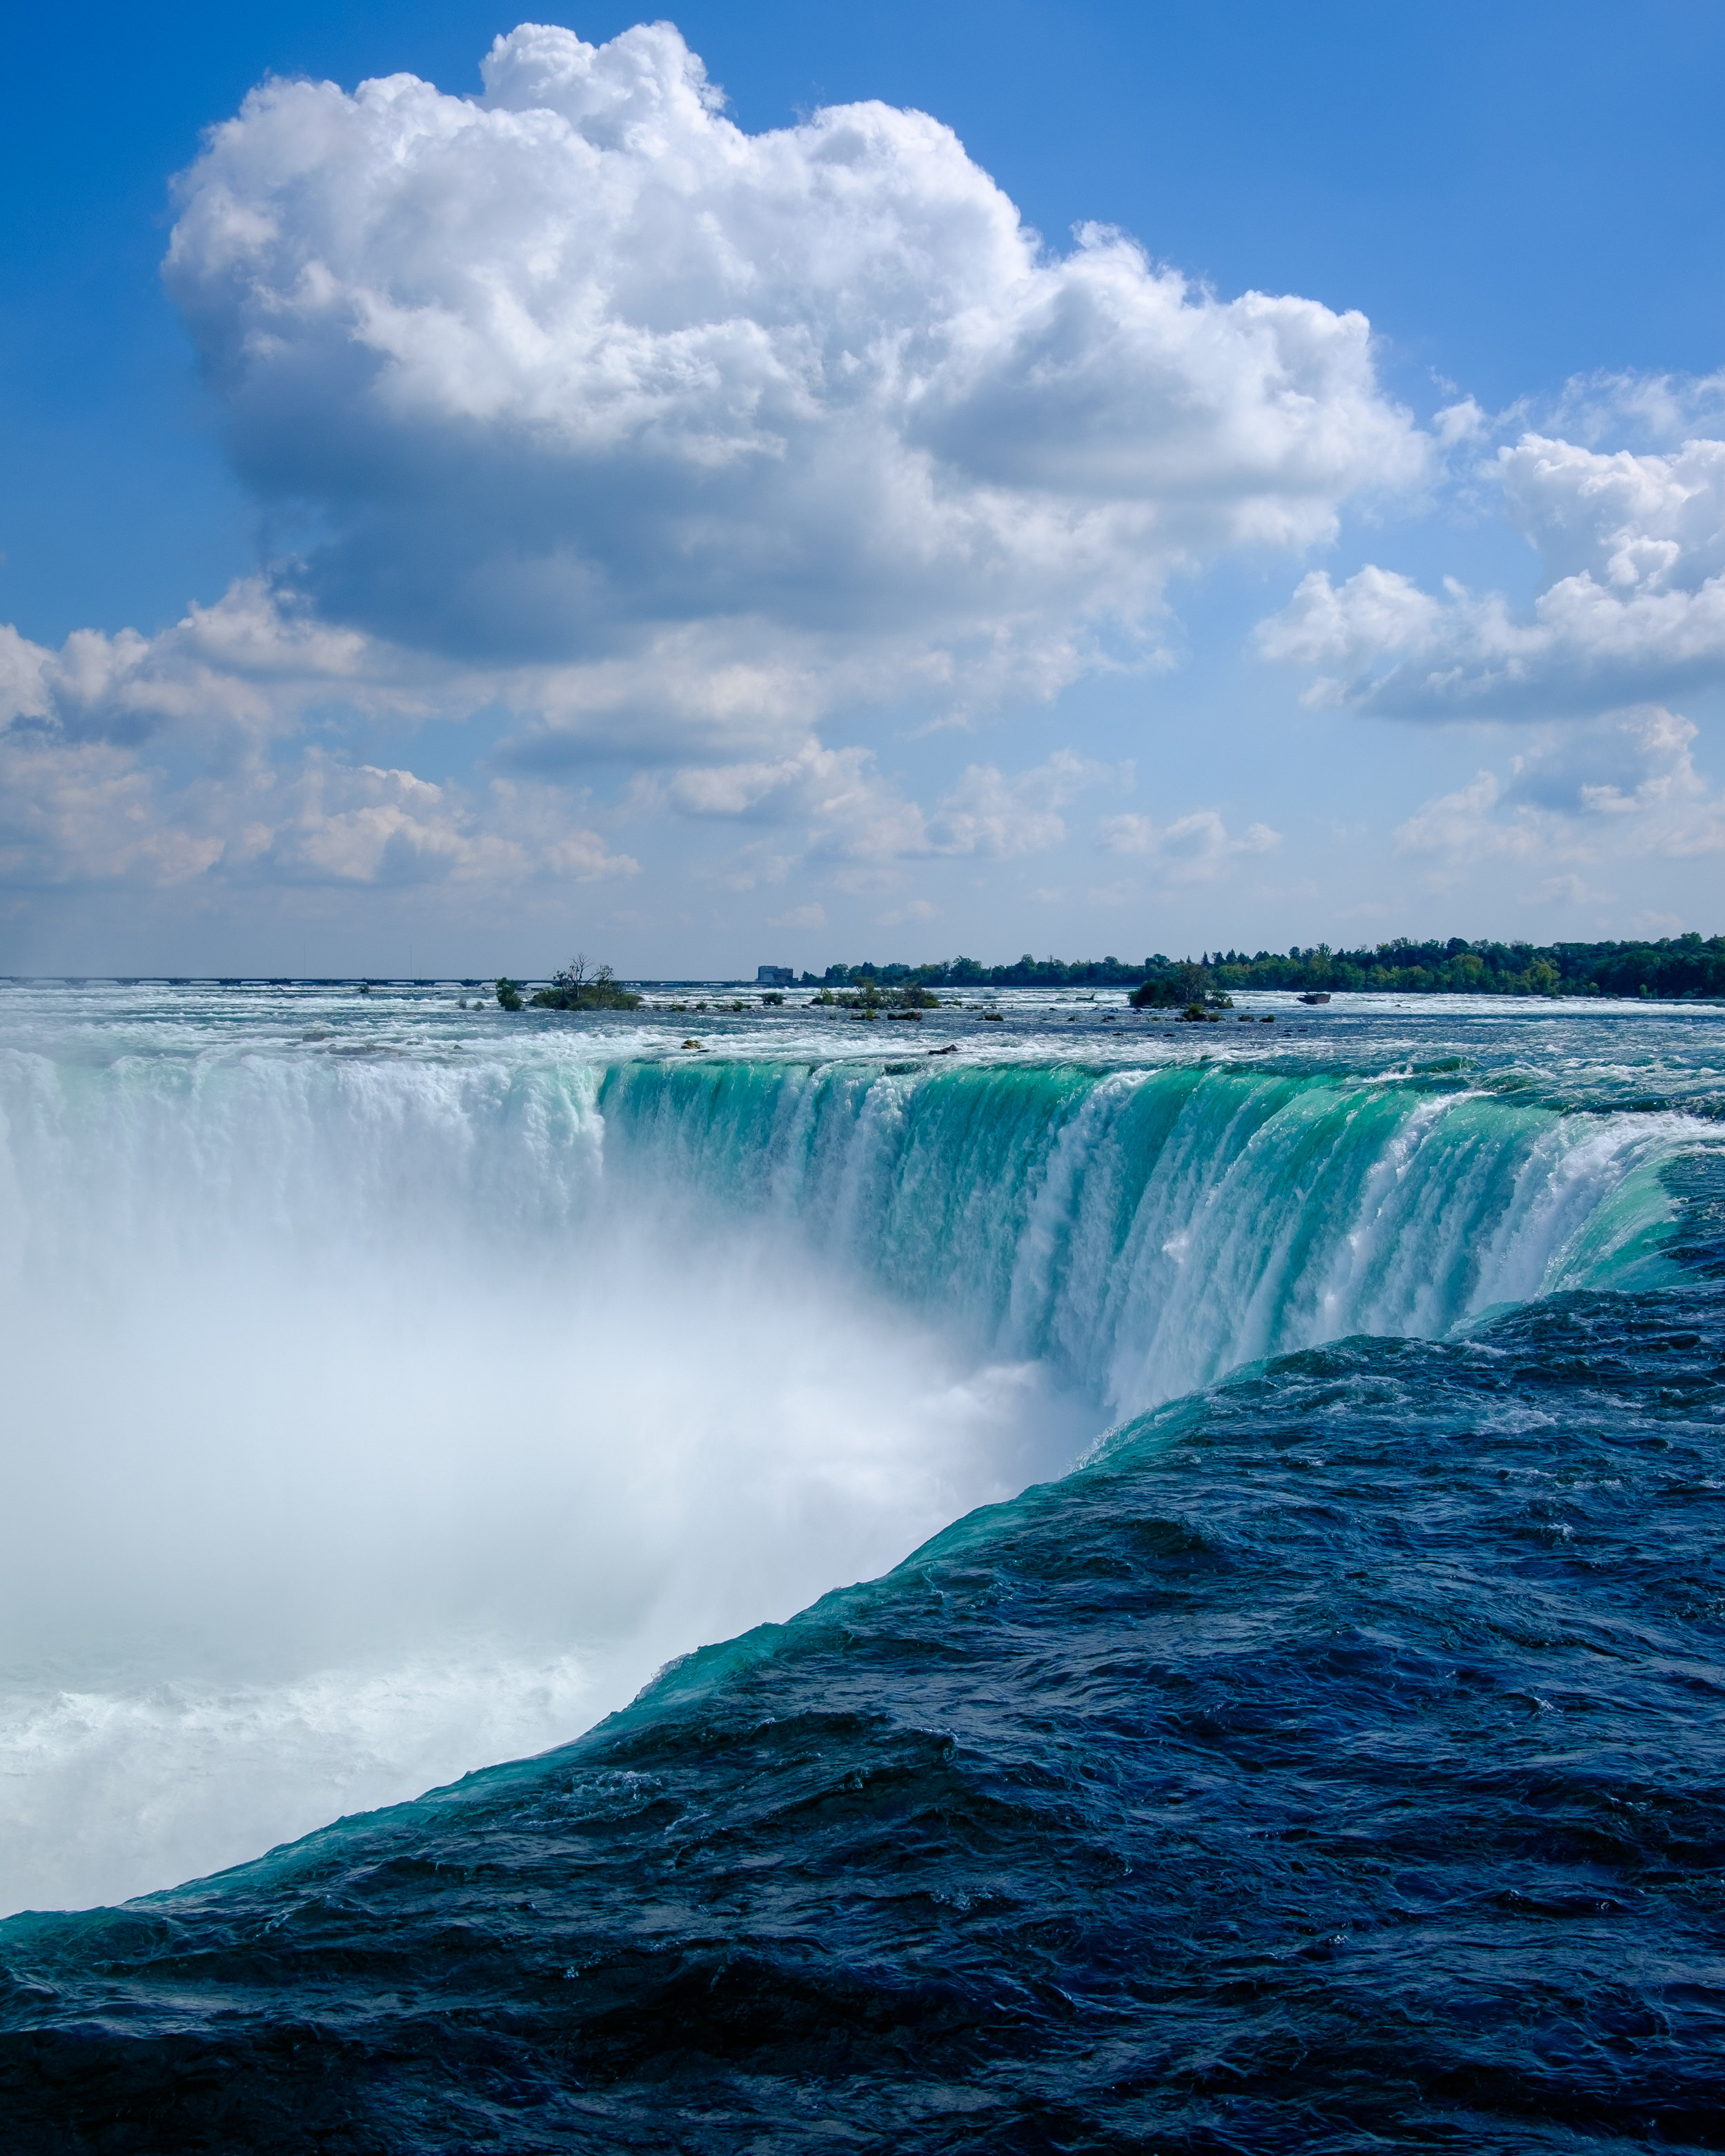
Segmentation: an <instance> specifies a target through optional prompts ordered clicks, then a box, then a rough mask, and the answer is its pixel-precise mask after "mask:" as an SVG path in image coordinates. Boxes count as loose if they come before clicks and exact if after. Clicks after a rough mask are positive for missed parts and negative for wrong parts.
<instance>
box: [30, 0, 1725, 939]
mask: <svg viewBox="0 0 1725 2156" xmlns="http://www.w3.org/2000/svg"><path fill="white" fill-rule="evenodd" d="M638 20H639V18H636V17H634V16H632V15H631V14H630V13H628V12H627V11H622V12H619V11H617V10H615V9H612V10H608V11H595V12H591V13H587V12H583V13H580V14H578V15H576V16H573V17H569V18H565V22H564V24H563V25H562V27H561V28H556V29H555V31H554V33H522V32H519V31H517V30H516V20H515V18H514V17H513V16H512V15H511V14H508V13H503V14H498V13H487V12H485V11H483V10H480V9H478V8H470V7H448V6H444V7H439V6H431V7H424V6H421V7H416V8H413V9H412V10H409V9H408V8H403V7H393V6H374V7H370V8H344V9H342V10H341V11H336V10H335V9H333V8H329V9H324V8H313V7H298V8H268V7H264V8H257V9H254V10H252V11H249V13H247V14H246V15H245V16H244V18H241V17H240V16H239V14H238V13H237V12H230V11H225V10H224V11H219V12H218V11H217V10H215V9H213V8H182V9H179V10H177V11H176V12H175V13H174V14H173V17H172V20H171V22H169V23H167V25H166V26H164V25H163V24H162V22H161V20H160V18H157V19H156V20H154V21H146V20H145V19H144V18H139V17H138V16H137V15H136V13H135V12H131V11H128V12H126V13H121V11H118V10H113V11H103V10H100V9H98V10H96V11H95V12H94V13H90V14H87V15H86V16H85V17H83V18H80V28H79V33H78V36H77V38H76V40H75V44H74V41H71V40H69V39H68V38H67V37H66V35H65V33H64V30H63V29H59V28H54V27H53V26H50V25H49V24H47V23H27V24H25V25H23V28H22V30H21V32H20V33H19V34H18V38H17V42H16V44H15V47H14V51H13V60H14V64H13V69H12V70H11V71H10V86H9V89H8V125H7V126H6V128H5V129H4V130H0V157H3V158H4V159H5V160H6V162H7V164H8V167H9V169H8V171H7V172H6V176H5V177H6V179H7V182H8V184H7V186H6V188H5V190H4V203H5V205H6V207H5V209H4V212H3V214H4V217H5V221H6V259H7V261H8V278H7V280H6V283H5V287H4V290H3V294H0V429H3V445H4V454H3V458H0V553H3V556H4V560H3V562H0V622H8V623H10V624H12V625H13V628H12V633H11V634H10V635H9V636H7V637H5V638H3V639H0V701H3V708H0V725H3V726H4V728H5V731H3V732H0V788H3V793H0V969H5V970H13V969H17V970H19V971H46V970H61V969H64V970H70V971H105V970H109V969H114V970H146V969H147V970H156V969H158V968H172V969H177V970H190V969H196V970H205V969H208V970H220V971H233V970H239V969H242V968H243V969H245V970H254V969H255V970H264V971H287V970H316V971H322V970H335V969H337V968H340V969H344V970H345V969H348V968H364V969H369V970H375V971H379V972H382V971H397V970H402V969H404V968H409V967H411V968H414V969H416V970H419V971H429V970H434V969H435V970H443V969H445V968H453V969H459V970H462V971H480V970H494V969H495V968H501V967H505V966H507V967H510V968H513V969H516V970H518V971H526V970H542V969H544V968H547V967H549V966H550V965H551V964H552V963H554V962H556V961H557V959H558V958H559V957H562V956H563V955H566V953H567V950H568V949H570V948H572V947H574V946H575V945H576V944H581V945H583V947H586V948H588V950H590V951H598V952H602V953H603V954H604V955H607V956H609V957H611V958H612V959H613V961H614V962H615V963H617V964H618V965H619V968H622V969H624V970H626V971H640V972H649V973H652V972H666V973H682V972H685V971H698V970H706V969H714V970H718V971H722V972H732V971H737V970H752V967H753V965H754V964H755V963H756V962H757V961H759V960H762V959H765V958H769V957H770V958H775V959H778V958H783V959H786V960H789V961H792V962H795V963H797V964H798V965H808V966H815V967H819V966H821V965H824V964H825V963H827V962H829V960H831V959H833V958H836V957H847V958H852V959H855V958H859V957H865V956H872V957H877V958H879V957H888V956H906V957H927V956H935V955H950V954H952V953H953V952H957V951H959V950H961V949H962V950H963V951H966V952H973V953H975V954H978V955H981V956H984V957H1004V956H1012V955H1015V954H1016V953H1017V952H1019V951H1020V950H1024V949H1032V950H1034V951H1036V952H1048V951H1054V952H1060V953H1063V954H1072V955H1076V954H1085V953H1101V952H1103V951H1110V952H1117V953H1120V954H1121V955H1123V956H1139V955H1142V953H1143V952H1146V951H1148V950H1151V949H1160V950H1171V951H1172V950H1183V949H1186V948H1188V947H1191V948H1194V949H1195V948H1197V947H1202V946H1206V945H1208V946H1215V945H1218V944H1224V945H1225V944H1241V943H1244V944H1247V945H1250V946H1252V947H1257V946H1260V945H1269V946H1271V947H1284V946H1286V944H1287V943H1289V942H1302V943H1305V942H1316V941H1317V940H1318V939H1319V938H1321V937H1327V938H1328V939H1329V940H1331V941H1332V942H1337V941H1343V940H1346V941H1348V942H1353V941H1357V940H1368V939H1372V938H1374V937H1378V936H1387V935H1391V934H1395V933H1400V932H1406V933H1413V934H1425V933H1440V934H1450V933H1461V934H1468V935H1487V934H1501V935H1508V934H1516V935H1526V936H1530V937H1536V938H1538V939H1539V940H1545V939H1547V938H1549V937H1558V936H1594V935H1603V934H1626V933H1632V932H1656V933H1657V932H1666V931H1669V930H1672V929H1676V928H1678V927H1701V928H1702V929H1704V930H1707V931H1709V932H1712V931H1714V930H1717V928H1719V927H1721V926H1722V925H1725V924H1722V922H1721V921H1720V919H1719V918H1718V911H1719V909H1718V893H1719V891H1720V867H1721V861H1722V857H1725V795H1722V792H1721V788H1722V785H1725V756H1722V755H1721V754H1720V752H1719V748H1718V740H1719V730H1720V721H1721V716H1722V713H1721V697H1720V685H1721V680H1722V676H1725V445H1722V437H1725V377H1722V372H1721V370H1722V367H1725V336H1722V311H1725V276H1722V274H1721V273H1722V269H1725V264H1722V261H1721V254H1722V249H1725V239H1722V235H1725V216H1722V209H1725V203H1722V199H1721V198H1722V193H1725V161H1722V158H1721V156H1720V153H1719V150H1718V146H1717V136H1718V130H1717V110H1718V105H1719V99H1720V91H1721V87H1722V80H1721V78H1722V61H1725V18H1722V17H1721V16H1720V14H1719V12H1718V10H1717V8H1712V7H1709V6H1703V5H1666V6H1661V5H1651V6H1646V7H1643V8H1640V9H1637V10H1635V11H1625V10H1623V9H1620V8H1611V9H1608V8H1604V7H1600V6H1590V5H1583V6H1574V5H1571V6H1566V7H1563V8H1558V7H1555V6H1549V7H1548V6H1545V5H1540V4H1529V5H1525V6H1520V7H1517V8H1502V6H1498V7H1495V8H1488V7H1484V6H1474V5H1471V4H1461V5H1455V6H1446V7H1445V8H1425V9H1400V10H1384V9H1382V8H1367V7H1363V6H1359V7H1356V6H1348V5H1333V6H1321V7H1317V8H1312V7H1304V8H1292V7H1284V6H1269V5H1265V6H1238V7H1231V8H1190V7H1189V8H1153V7H1150V8H1147V7H1142V6H1141V7H1137V8H1131V9H1127V8H1113V7H1101V6H1096V7H1090V8H1082V7H1076V8H1075V7H1070V6H1066V7H1062V8H1059V9H1054V8H1044V7H1032V6H1016V7H1014V6H1008V7H999V6H996V7H991V8H988V9H983V8H971V7H968V6H952V7H945V8H938V9H934V10H930V9H927V8H918V9H912V8H906V7H897V6H886V7H875V8H857V9H853V10H850V11H831V12H830V13H827V14H818V13H815V12H814V11H809V10H804V9H793V8H777V7H753V8H723V9H721V8H688V9H685V10H683V11H681V12H680V13H679V14H678V15H677V16H676V18H675V33H671V32H668V31H666V32H657V33H654V32H642V31H640V30H639V29H637V28H635V27H634V26H635V24H636V23H637V22H638ZM511 33H515V34H514V35H513V36H512V37H511ZM499 37H503V38H507V39H509V43H508V44H506V46H505V47H504V48H503V49H501V54H500V55H499V56H497V57H496V58H495V59H493V61H492V64H491V74H490V80H489V87H488V86H487V84H486V82H485V81H482V79H481V74H480V63H481V61H482V60H484V59H485V57H486V55H487V54H488V53H489V52H490V50H491V48H492V45H493V41H494V40H495V39H496V38H499ZM614 41H615V42H614ZM703 63H704V65H705V72H706V81H707V83H709V84H710V85H716V86H717V88H718V89H719V90H722V93H723V96H724V100H725V102H724V103H723V104H722V105H721V104H720V103H719V101H718V100H717V98H716V96H715V95H711V94H707V93H703V90H702V88H701V83H702V77H701V64H703ZM382 77H396V78H401V77H417V78H418V84H417V85H402V84H399V83H398V85H396V86H395V87H394V88H393V89H392V90H389V91H388V92H381V91H377V90H373V91H372V92H367V93H360V91H359V86H360V85H361V84H362V82H364V81H366V80H367V79H373V78H382ZM270 78H279V79H280V82H279V83H278V86H277V87H276V88H275V89H274V90H264V92H262V93H260V94H259V95H258V96H256V97H254V100H253V102H252V103H251V104H250V105H244V100H246V99H247V97H248V95H249V93H252V92H254V90H255V88H256V86H257V85H259V84H262V83H264V82H265V81H266V79H270ZM858 105H861V106H865V108H866V109H865V110H862V111H860V112H857V113H852V114H851V115H850V116H848V117H847V116H845V115H844V114H843V113H842V112H840V111H839V110H838V109H839V108H846V107H852V106H858ZM243 106H244V112H243V115H242V108H243ZM236 115H241V116H238V117H236ZM915 115H928V116H929V118H928V121H925V120H922V119H920V118H917V117H916V116H915ZM929 121H932V122H934V123H938V124H937V126H930V125H929ZM221 123H232V124H231V125H229V126H227V127H226V129H225V131H224V132H223V134H222V135H221V136H219V137H218V138H216V139H215V140H214V141H213V142H211V143H209V144H208V145H207V144H206V140H205V136H204V132H203V131H205V130H207V129H208V128H211V127H213V126H218V125H220V124H221ZM177 174H180V175H184V176H185V177H182V179H180V180H179V181H178V182H177V184H176V182H175V175H177ZM164 265H166V266H165V267H164ZM1252 295H1267V296H1264V297H1259V298H1254V297H1253V296H1252Z"/></svg>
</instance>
